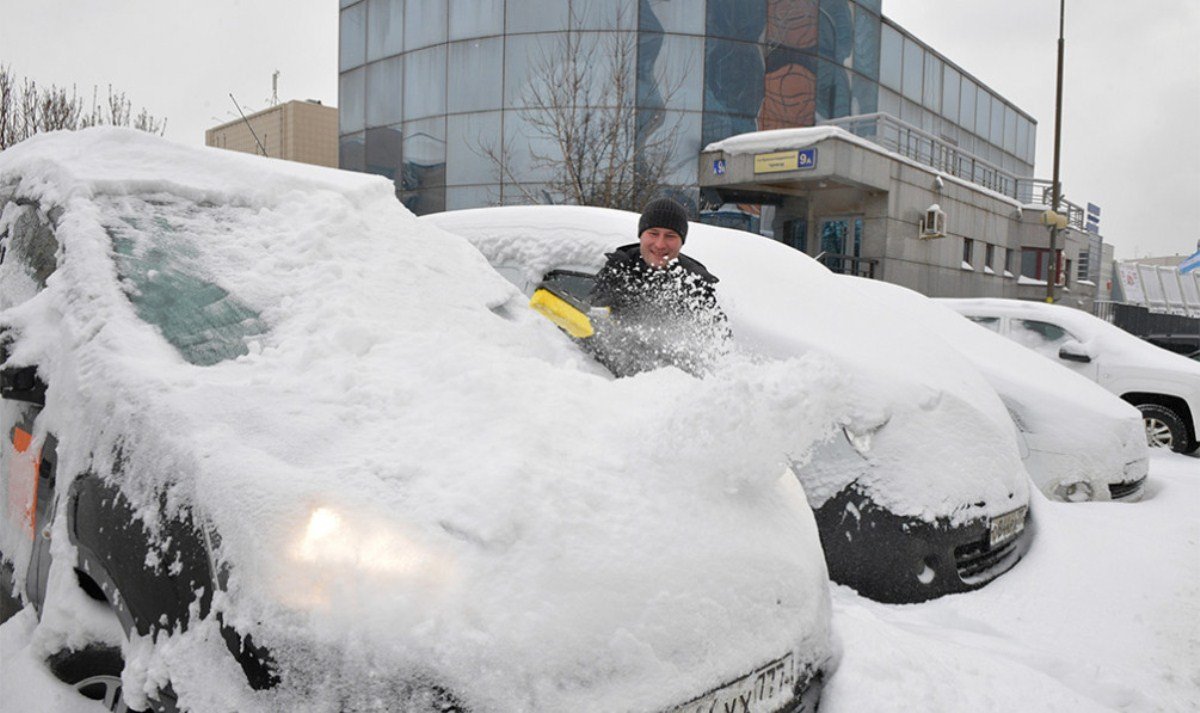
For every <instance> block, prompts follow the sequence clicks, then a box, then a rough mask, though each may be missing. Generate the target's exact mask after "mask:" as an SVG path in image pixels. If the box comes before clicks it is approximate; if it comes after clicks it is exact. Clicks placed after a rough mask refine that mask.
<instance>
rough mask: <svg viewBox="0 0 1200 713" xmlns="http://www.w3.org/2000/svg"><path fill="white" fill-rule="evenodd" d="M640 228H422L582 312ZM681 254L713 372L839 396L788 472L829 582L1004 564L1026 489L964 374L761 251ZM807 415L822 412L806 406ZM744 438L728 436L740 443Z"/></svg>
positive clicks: (961, 574)
mask: <svg viewBox="0 0 1200 713" xmlns="http://www.w3.org/2000/svg"><path fill="white" fill-rule="evenodd" d="M638 217H639V216H638V215H636V214H633V213H628V212H623V211H615V210H606V209H600V208H584V207H572V206H528V207H508V208H484V209H477V210H464V211H452V212H448V213H439V214H434V215H428V216H424V217H422V218H421V219H420V220H421V221H424V222H429V223H433V224H435V225H438V226H441V227H443V228H445V229H446V230H448V231H449V232H452V233H457V234H459V235H462V236H464V237H466V238H467V239H468V240H470V241H471V242H472V243H473V244H474V245H475V246H476V247H478V248H479V249H480V251H481V252H482V253H483V254H484V256H485V257H487V259H488V261H489V262H490V263H491V264H492V265H493V266H494V267H495V268H496V269H497V270H498V271H499V272H500V273H501V274H503V275H505V276H507V277H508V278H509V279H510V280H511V281H513V282H514V284H516V285H517V286H518V287H520V288H521V289H522V290H524V291H525V292H527V293H529V292H532V291H533V289H534V288H535V287H537V286H538V285H539V284H540V283H542V282H543V280H545V279H547V278H548V277H549V278H550V279H551V280H552V281H554V283H555V284H557V285H559V286H560V287H562V288H564V289H566V290H567V291H569V292H572V293H573V298H574V299H575V300H576V301H578V302H580V303H581V304H583V303H584V302H586V300H587V296H588V283H589V280H590V278H591V276H592V275H594V273H595V272H596V271H597V270H598V269H599V268H600V267H601V265H602V264H603V262H604V259H605V258H604V256H605V253H606V252H608V251H610V250H612V249H613V248H615V247H618V246H620V245H622V244H624V243H631V242H635V241H636V239H637V238H636V234H637V224H638ZM683 252H684V253H685V254H686V255H689V256H690V257H693V258H695V259H697V260H699V261H700V262H702V263H703V264H705V265H706V266H707V267H708V268H709V270H710V271H711V272H712V273H713V274H715V275H716V276H717V277H718V278H719V279H720V282H719V283H718V284H717V297H718V299H719V302H720V304H721V306H722V308H723V309H724V311H725V312H726V313H727V314H728V316H729V320H730V327H731V329H732V331H733V335H734V342H735V347H736V348H735V350H734V353H733V354H731V355H729V356H728V358H727V362H725V364H724V366H720V365H719V366H718V371H717V372H716V373H718V374H719V373H723V372H722V369H732V370H737V369H738V368H742V367H741V366H740V365H742V364H744V363H756V361H762V360H767V361H768V362H776V363H783V364H785V365H788V368H790V369H793V370H795V371H796V372H799V373H812V374H820V375H822V379H823V380H825V381H827V382H828V383H830V384H838V385H839V388H838V390H837V391H836V396H835V400H834V402H833V404H832V406H833V408H834V415H835V416H836V426H837V428H838V430H837V431H836V432H835V433H836V435H835V437H834V438H832V439H831V440H829V441H828V442H826V443H825V444H823V445H822V446H820V447H819V448H818V449H817V450H816V451H815V452H814V453H813V454H812V457H811V459H810V460H807V461H806V462H804V463H802V465H800V466H799V467H798V470H797V474H798V476H799V478H800V481H801V483H803V485H804V489H805V493H806V494H807V495H808V500H809V503H810V504H811V505H812V507H813V509H814V511H815V512H816V515H817V525H818V527H819V528H820V530H821V540H822V544H823V545H824V547H825V556H826V562H827V563H828V565H829V572H830V577H831V578H832V579H833V580H834V581H837V582H839V583H842V584H846V585H848V586H851V587H853V588H855V589H856V590H858V592H859V593H860V594H863V595H865V596H868V597H871V598H873V599H876V600H879V601H886V602H915V601H921V600H925V599H930V598H932V597H936V596H941V595H943V594H947V593H951V592H961V591H965V590H969V589H974V588H977V587H980V586H983V585H984V584H986V583H987V582H989V581H991V580H992V579H994V578H995V577H997V576H999V575H1001V574H1002V573H1003V572H1005V571H1007V570H1008V569H1009V568H1011V567H1012V566H1013V565H1014V564H1015V563H1016V562H1017V560H1018V559H1019V557H1020V555H1021V553H1022V551H1023V547H1024V545H1025V541H1024V538H1023V533H1024V530H1023V528H1024V522H1025V517H1026V513H1027V507H1028V503H1029V486H1028V476H1027V474H1026V472H1025V469H1024V467H1023V466H1022V464H1021V459H1020V454H1019V452H1018V450H1017V441H1016V437H1015V434H1014V427H1013V424H1012V421H1011V419H1010V418H1009V416H1008V413H1007V411H1006V410H1005V408H1004V405H1003V404H1002V403H1001V402H1000V400H999V399H998V398H997V397H996V394H995V392H993V391H992V389H991V388H990V387H989V386H988V385H987V383H986V382H985V381H983V379H982V378H981V377H980V376H979V375H978V373H977V372H976V371H975V370H974V369H973V368H972V367H971V366H970V364H968V363H967V362H966V361H965V360H963V359H962V358H961V357H960V356H959V355H958V354H956V353H955V352H954V351H953V350H951V349H949V348H941V349H936V348H930V347H929V346H928V345H927V344H926V341H925V340H924V339H923V337H922V336H921V335H922V330H921V329H920V327H914V326H912V325H907V324H900V323H897V322H896V321H895V320H893V319H891V318H890V317H889V316H888V315H886V314H884V313H881V311H880V310H879V309H878V306H877V305H876V304H875V301H874V300H873V299H870V298H867V297H865V296H863V295H860V294H859V293H858V292H856V291H855V290H853V289H852V288H851V286H850V285H848V284H844V283H843V282H842V281H841V280H839V279H837V278H836V277H835V276H834V275H833V274H832V273H831V272H829V271H828V270H827V269H826V268H824V267H823V266H821V265H820V264H818V263H817V262H816V261H814V260H812V259H811V258H809V257H808V256H806V255H804V254H802V253H799V252H797V251H795V250H793V249H791V248H789V247H786V246H784V245H781V244H780V243H777V242H775V241H772V240H769V239H767V238H763V237H761V236H756V235H752V234H749V233H745V232H742V231H737V230H729V229H725V228H718V227H714V226H709V225H700V224H694V223H693V224H692V225H691V226H690V228H689V232H688V235H687V241H686V243H685V245H684V248H683ZM561 271H568V272H567V273H566V274H564V273H563V272H561ZM572 285H574V286H572ZM583 306H585V307H586V305H583ZM563 339H564V341H565V340H566V336H565V335H564V336H563ZM661 371H671V372H674V373H676V374H678V375H680V376H682V375H683V373H682V372H680V371H678V370H675V369H665V370H661ZM653 374H655V375H660V372H653ZM648 377H649V375H646V377H643V375H639V376H635V377H632V378H629V379H622V380H620V381H628V382H631V383H632V384H635V383H637V382H638V381H639V379H642V378H648ZM705 380H706V379H705ZM705 380H695V379H693V382H694V383H696V384H702V383H704V381H705ZM630 388H634V387H633V386H632V385H631V387H630ZM811 404H812V407H813V408H815V409H818V410H826V409H828V408H829V407H830V405H829V404H828V403H826V402H825V401H824V400H823V399H822V398H818V397H817V395H815V394H814V396H813V397H812V399H811ZM753 429H754V426H753V425H752V424H747V425H746V426H745V427H743V428H741V429H739V431H738V438H739V439H740V440H743V441H744V442H745V443H746V444H748V445H750V444H753V443H754V442H755V436H754V433H753ZM797 455H800V454H797Z"/></svg>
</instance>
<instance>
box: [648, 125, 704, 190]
mask: <svg viewBox="0 0 1200 713" xmlns="http://www.w3.org/2000/svg"><path fill="white" fill-rule="evenodd" d="M656 117H657V118H658V120H657V121H655V122H654V123H653V125H652V126H649V127H646V128H647V129H648V131H647V133H646V135H645V136H642V137H641V138H640V140H641V141H642V142H643V144H644V145H646V146H651V147H653V148H654V149H670V158H669V160H668V166H667V174H666V178H665V180H664V183H672V184H688V183H695V182H696V162H697V158H696V157H697V156H699V155H700V149H701V148H703V147H702V146H701V145H700V140H701V130H700V126H701V119H702V117H701V115H700V114H699V113H698V112H690V111H689V112H682V111H665V112H659V113H657V114H656ZM672 144H673V146H672Z"/></svg>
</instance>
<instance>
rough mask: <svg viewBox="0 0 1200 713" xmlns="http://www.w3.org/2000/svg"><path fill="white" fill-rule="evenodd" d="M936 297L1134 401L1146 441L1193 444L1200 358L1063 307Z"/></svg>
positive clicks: (1199, 427)
mask: <svg viewBox="0 0 1200 713" xmlns="http://www.w3.org/2000/svg"><path fill="white" fill-rule="evenodd" d="M939 301H940V302H942V303H943V304H945V305H946V306H947V307H949V308H950V309H953V310H955V311H956V312H958V313H960V314H963V315H966V316H967V317H969V318H971V319H972V320H974V321H975V322H976V323H978V324H982V325H983V326H985V327H987V328H989V329H991V330H993V331H996V332H998V333H1000V334H1002V335H1004V336H1006V337H1008V338H1009V339H1012V340H1013V341H1015V342H1017V343H1019V344H1022V345H1024V346H1026V347H1029V348H1030V349H1033V350H1034V351H1036V352H1038V353H1039V354H1041V355H1042V356H1044V357H1046V358H1047V359H1051V360H1053V361H1055V362H1057V363H1058V364H1062V365H1063V366H1066V367H1068V368H1070V369H1071V370H1073V371H1075V372H1076V373H1078V374H1082V375H1083V376H1086V377H1087V378H1089V379H1091V380H1092V381H1095V382H1096V383H1098V384H1100V385H1101V386H1103V387H1104V388H1106V389H1108V390H1109V391H1111V392H1112V393H1114V394H1116V395H1117V396H1120V397H1121V398H1122V399H1124V400H1126V401H1128V402H1129V403H1131V404H1133V405H1134V406H1136V407H1137V409H1138V410H1139V411H1141V412H1142V416H1143V418H1144V420H1145V427H1146V440H1147V442H1148V443H1149V444H1150V446H1152V447H1162V448H1170V449H1171V450H1173V451H1176V452H1178V453H1191V452H1193V451H1195V450H1197V449H1198V448H1200V439H1198V438H1197V435H1198V434H1200V363H1198V362H1196V361H1194V360H1191V359H1188V358H1186V357H1182V356H1180V355H1178V354H1174V353H1172V352H1169V351H1167V350H1165V349H1160V348H1159V347H1156V346H1154V345H1153V344H1148V343H1147V342H1144V341H1142V340H1141V339H1138V338H1137V337H1135V336H1133V335H1132V334H1130V333H1129V332H1126V331H1125V330H1123V329H1121V328H1119V327H1116V326H1114V325H1112V324H1109V323H1108V322H1105V321H1104V320H1102V319H1100V318H1098V317H1093V316H1092V315H1090V314H1087V313H1086V312H1081V311H1079V310H1077V309H1072V308H1070V307H1063V306H1060V305H1048V304H1042V303H1039V302H1025V301H1021V300H1004V299H971V300H961V299H956V300H950V299H947V300H939Z"/></svg>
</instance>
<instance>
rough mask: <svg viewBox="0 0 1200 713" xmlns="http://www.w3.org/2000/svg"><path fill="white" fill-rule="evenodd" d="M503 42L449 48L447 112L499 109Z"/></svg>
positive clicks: (469, 42)
mask: <svg viewBox="0 0 1200 713" xmlns="http://www.w3.org/2000/svg"><path fill="white" fill-rule="evenodd" d="M503 51H504V39H503V38H500V37H489V38H487V39H481V40H466V41H465V42H453V43H451V44H450V64H449V70H448V71H449V86H448V87H447V98H446V102H447V109H448V110H449V111H450V112H459V111H480V110H484V109H499V108H500V101H501V98H502V97H501V89H502V87H503V79H504V74H503V67H504V54H503Z"/></svg>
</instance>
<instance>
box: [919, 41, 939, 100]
mask: <svg viewBox="0 0 1200 713" xmlns="http://www.w3.org/2000/svg"><path fill="white" fill-rule="evenodd" d="M924 87H925V88H924V90H923V91H922V92H921V103H922V104H924V105H925V106H926V107H928V108H929V109H930V110H932V111H935V112H940V111H941V110H942V60H940V59H938V58H937V57H936V56H934V55H933V54H932V53H929V52H926V53H925V85H924Z"/></svg>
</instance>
